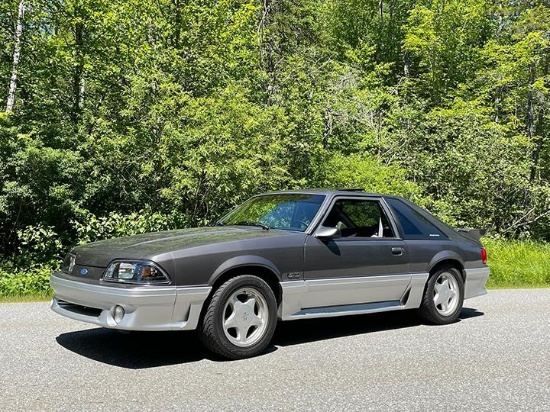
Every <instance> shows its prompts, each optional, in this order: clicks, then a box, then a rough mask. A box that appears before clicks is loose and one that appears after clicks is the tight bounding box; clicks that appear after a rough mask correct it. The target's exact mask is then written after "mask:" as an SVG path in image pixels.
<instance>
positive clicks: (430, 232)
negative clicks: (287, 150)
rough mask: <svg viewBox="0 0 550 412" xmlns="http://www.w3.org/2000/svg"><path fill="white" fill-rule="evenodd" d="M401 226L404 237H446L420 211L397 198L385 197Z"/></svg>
mask: <svg viewBox="0 0 550 412" xmlns="http://www.w3.org/2000/svg"><path fill="white" fill-rule="evenodd" d="M386 202H387V203H388V204H389V205H390V206H391V208H392V209H393V212H394V213H395V216H396V217H397V219H399V222H400V223H401V227H402V228H403V235H404V236H403V237H404V238H405V239H446V238H447V236H445V234H444V233H443V232H441V231H440V230H439V229H438V228H437V227H435V226H434V225H433V224H432V223H431V222H430V221H429V220H427V219H426V218H425V217H424V216H422V215H421V214H420V213H418V212H417V211H415V210H414V209H411V208H410V207H409V206H407V205H406V204H405V203H403V202H401V201H400V200H398V199H386Z"/></svg>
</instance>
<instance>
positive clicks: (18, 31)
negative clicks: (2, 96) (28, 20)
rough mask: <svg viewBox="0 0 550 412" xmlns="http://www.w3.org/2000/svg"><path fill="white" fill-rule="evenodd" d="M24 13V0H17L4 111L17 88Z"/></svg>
mask: <svg viewBox="0 0 550 412" xmlns="http://www.w3.org/2000/svg"><path fill="white" fill-rule="evenodd" d="M24 15H25V0H20V1H19V10H18V12H17V26H16V28H15V42H14V48H13V66H12V71H11V78H10V88H9V91H8V101H7V103H6V112H11V111H12V110H13V106H14V105H15V89H16V88H17V74H18V73H17V72H18V70H19V61H20V60H21V37H22V34H23V18H24Z"/></svg>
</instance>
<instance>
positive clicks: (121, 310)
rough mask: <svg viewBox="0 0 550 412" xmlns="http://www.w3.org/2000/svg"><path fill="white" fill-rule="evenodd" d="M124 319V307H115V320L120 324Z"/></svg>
mask: <svg viewBox="0 0 550 412" xmlns="http://www.w3.org/2000/svg"><path fill="white" fill-rule="evenodd" d="M123 317H124V308H123V307H122V306H115V315H114V316H113V318H114V319H115V322H116V323H120V321H121V320H122V318H123Z"/></svg>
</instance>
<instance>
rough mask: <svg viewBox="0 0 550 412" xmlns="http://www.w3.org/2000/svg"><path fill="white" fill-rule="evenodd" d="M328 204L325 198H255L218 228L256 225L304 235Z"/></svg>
mask: <svg viewBox="0 0 550 412" xmlns="http://www.w3.org/2000/svg"><path fill="white" fill-rule="evenodd" d="M323 200H325V196H323V195H308V194H290V193H285V194H273V195H263V196H257V197H253V198H252V199H249V200H247V201H246V202H244V203H243V204H242V205H240V206H238V207H237V208H236V209H234V210H233V211H232V212H231V213H229V214H228V215H227V216H225V217H224V218H222V219H221V220H220V221H219V222H218V224H222V225H246V226H251V225H257V226H260V227H266V228H271V229H283V230H298V231H300V232H303V231H305V230H306V229H307V228H308V226H309V225H310V223H311V221H312V220H313V218H314V217H315V215H316V214H317V211H318V210H319V208H320V207H321V203H323Z"/></svg>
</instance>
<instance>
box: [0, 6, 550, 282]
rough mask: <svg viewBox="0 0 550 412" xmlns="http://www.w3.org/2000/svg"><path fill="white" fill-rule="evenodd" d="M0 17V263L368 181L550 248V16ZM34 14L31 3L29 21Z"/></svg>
mask: <svg viewBox="0 0 550 412" xmlns="http://www.w3.org/2000/svg"><path fill="white" fill-rule="evenodd" d="M26 3H27V5H28V7H27V8H26V10H25V17H24V21H23V36H22V48H21V60H20V64H19V67H18V70H17V71H16V72H13V67H12V64H13V63H12V62H13V54H14V45H15V27H16V25H17V16H18V13H17V8H18V5H19V1H17V0H6V1H3V2H2V3H1V5H0V83H1V84H3V85H4V86H2V90H4V92H3V93H1V94H0V108H3V107H5V103H6V100H7V89H8V87H7V86H8V84H9V82H10V78H11V77H12V75H14V74H15V75H17V90H16V101H15V107H14V110H13V111H12V112H10V113H9V114H5V113H0V259H1V260H2V261H5V262H10V264H12V265H15V266H14V268H13V270H12V272H13V273H20V272H18V270H23V269H25V270H26V269H27V268H29V267H32V266H33V265H37V264H46V263H47V262H54V261H56V260H58V259H60V258H61V256H62V255H63V254H64V253H65V251H66V250H67V249H69V248H70V247H72V246H74V245H76V244H78V243H81V242H87V241H93V240H97V239H102V238H106V237H112V236H122V235H126V234H133V233H141V232H143V231H149V230H160V229H165V228H175V227H182V226H189V225H197V224H208V223H210V222H212V221H215V220H216V219H217V218H219V217H220V216H221V215H222V214H223V213H225V212H226V211H227V210H228V209H230V208H231V207H232V206H234V205H235V204H237V203H239V202H241V201H243V200H244V199H246V198H248V197H249V196H250V195H252V194H255V193H258V192H262V191H265V190H279V189H296V188H302V187H349V186H353V187H361V188H364V189H365V190H368V191H377V192H386V193H392V194H398V195H402V196H405V197H408V198H412V199H413V200H415V201H417V202H419V203H421V204H423V205H424V206H426V207H428V208H429V209H430V210H431V211H433V212H436V213H437V214H438V215H439V216H440V217H441V218H443V219H444V220H446V221H447V222H449V223H450V224H452V225H457V226H458V225H459V226H474V227H489V228H490V229H491V231H492V233H493V234H496V235H500V236H504V237H506V238H521V239H535V240H546V241H548V240H550V140H549V138H548V136H550V130H549V129H550V96H549V90H550V87H549V84H550V72H549V70H550V57H549V56H550V54H549V53H548V47H549V39H550V23H549V22H550V7H549V6H548V4H547V3H545V2H538V1H536V2H500V1H497V0H483V1H474V0H467V1H458V0H451V1H447V0H446V1H442V0H434V1H429V2H426V1H422V2H419V1H413V0H398V1H394V0H392V1H388V0H382V1H370V0H369V1H367V0H342V1H336V2H334V1H332V2H331V1H325V0H304V1H297V0H289V1H281V0H270V1H258V0H221V1H216V2H214V1H210V2H208V1H207V2H205V1H202V0H201V1H198V0H191V1H181V0H159V1H156V2H147V3H144V2H142V1H138V0H125V1H122V0H112V1H106V0H66V1H63V2H58V3H52V2H50V1H44V0H37V1H33V2H32V4H31V3H30V2H26ZM31 6H32V7H31Z"/></svg>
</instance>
